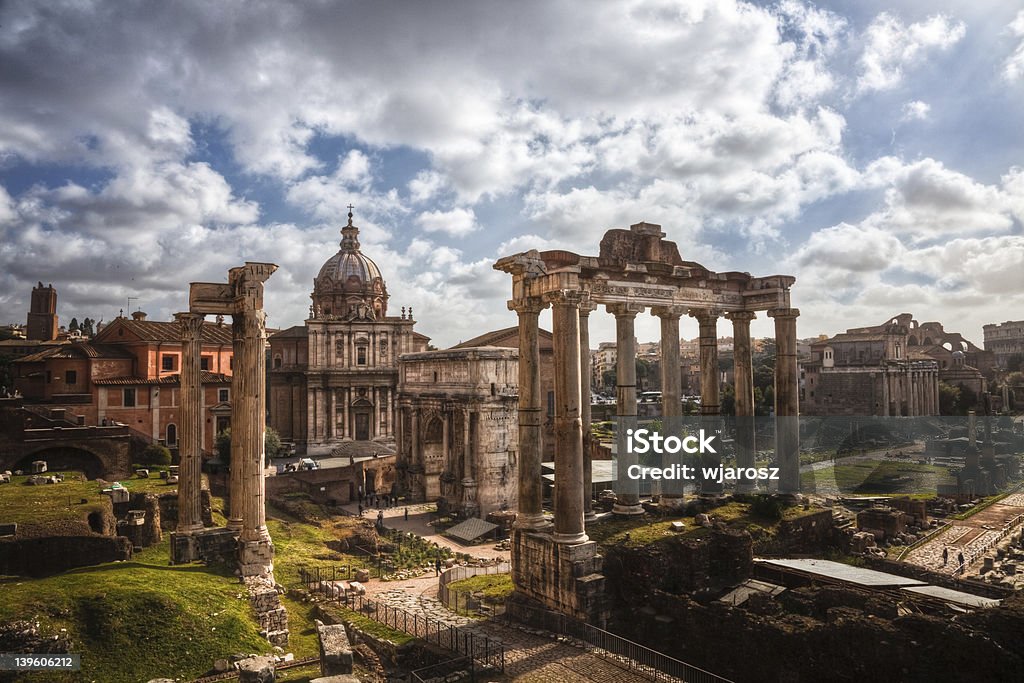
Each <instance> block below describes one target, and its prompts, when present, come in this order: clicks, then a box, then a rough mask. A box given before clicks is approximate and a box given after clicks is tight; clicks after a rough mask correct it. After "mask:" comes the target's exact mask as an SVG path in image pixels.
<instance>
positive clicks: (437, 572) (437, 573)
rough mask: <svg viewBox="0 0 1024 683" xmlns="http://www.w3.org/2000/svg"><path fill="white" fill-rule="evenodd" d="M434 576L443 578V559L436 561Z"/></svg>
mask: <svg viewBox="0 0 1024 683" xmlns="http://www.w3.org/2000/svg"><path fill="white" fill-rule="evenodd" d="M434 576H441V558H440V557H439V558H437V559H436V560H434Z"/></svg>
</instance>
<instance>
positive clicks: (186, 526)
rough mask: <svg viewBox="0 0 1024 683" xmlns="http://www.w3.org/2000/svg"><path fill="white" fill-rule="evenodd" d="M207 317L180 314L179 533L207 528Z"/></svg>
mask: <svg viewBox="0 0 1024 683" xmlns="http://www.w3.org/2000/svg"><path fill="white" fill-rule="evenodd" d="M203 318H204V316H203V315H201V314H199V313H177V314H175V316H174V319H175V320H177V321H178V324H179V325H181V375H180V376H181V414H180V430H181V431H180V435H179V438H178V453H179V456H180V466H179V471H178V526H177V532H178V533H179V534H185V535H187V534H192V533H195V532H196V531H202V530H203V516H202V504H201V500H200V496H201V491H202V487H203V479H202V464H203V459H202V452H203V444H202V431H203V411H202V407H201V406H202V391H203V386H202V379H201V378H202V372H201V370H200V367H201V362H202V349H203V342H202V338H201V330H202V325H203Z"/></svg>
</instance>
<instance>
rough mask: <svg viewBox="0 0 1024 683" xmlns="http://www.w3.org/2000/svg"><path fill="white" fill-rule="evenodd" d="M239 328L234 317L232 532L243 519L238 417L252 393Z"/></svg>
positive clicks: (229, 524)
mask: <svg viewBox="0 0 1024 683" xmlns="http://www.w3.org/2000/svg"><path fill="white" fill-rule="evenodd" d="M242 327H243V323H242V318H241V316H238V315H236V316H233V322H232V349H231V353H232V357H233V369H232V371H231V466H230V471H229V475H228V476H229V479H228V514H227V518H228V521H227V525H226V526H227V528H228V529H231V530H232V531H235V532H241V531H242V518H243V516H244V513H243V502H242V497H243V495H244V494H243V493H242V480H243V479H244V477H245V463H244V462H243V461H244V460H245V458H246V451H245V448H244V446H243V445H242V441H243V439H244V437H243V435H242V432H243V431H244V425H243V424H242V422H243V418H241V417H240V415H241V413H243V412H244V411H245V408H244V407H243V406H245V405H246V401H245V399H244V392H246V391H249V390H251V389H250V384H249V383H248V382H247V381H246V377H245V372H244V371H243V370H242V368H243V367H244V357H245V340H244V337H243V336H242V334H241V329H242ZM316 391H317V390H316V389H314V390H313V392H314V394H313V395H314V397H316ZM313 406H314V408H316V407H317V406H316V401H315V400H314V403H313ZM318 418H319V410H316V416H315V417H314V419H313V420H312V427H313V431H312V433H311V435H310V436H313V437H316V436H317V428H316V424H317V419H318ZM316 440H319V439H316Z"/></svg>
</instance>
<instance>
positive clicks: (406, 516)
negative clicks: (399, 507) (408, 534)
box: [405, 508, 409, 522]
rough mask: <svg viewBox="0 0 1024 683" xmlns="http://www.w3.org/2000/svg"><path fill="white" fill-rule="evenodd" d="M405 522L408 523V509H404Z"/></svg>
mask: <svg viewBox="0 0 1024 683" xmlns="http://www.w3.org/2000/svg"><path fill="white" fill-rule="evenodd" d="M405 521H407V522H408V521H409V508H405Z"/></svg>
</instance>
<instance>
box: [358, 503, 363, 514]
mask: <svg viewBox="0 0 1024 683" xmlns="http://www.w3.org/2000/svg"><path fill="white" fill-rule="evenodd" d="M359 516H360V517H362V516H363V504H362V503H360V504H359Z"/></svg>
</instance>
